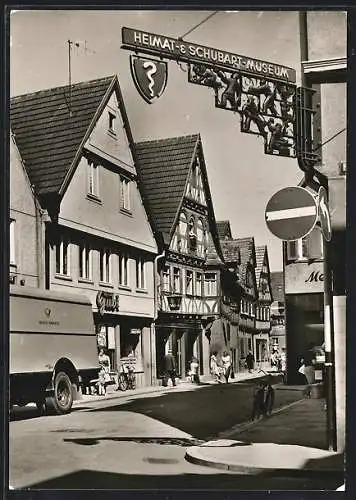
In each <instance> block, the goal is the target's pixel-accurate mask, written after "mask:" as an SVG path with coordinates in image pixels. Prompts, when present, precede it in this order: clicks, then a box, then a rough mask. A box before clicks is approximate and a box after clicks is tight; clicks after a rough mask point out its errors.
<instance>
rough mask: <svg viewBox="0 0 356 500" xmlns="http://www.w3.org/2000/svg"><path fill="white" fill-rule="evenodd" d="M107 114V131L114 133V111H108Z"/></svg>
mask: <svg viewBox="0 0 356 500" xmlns="http://www.w3.org/2000/svg"><path fill="white" fill-rule="evenodd" d="M108 116H109V132H111V133H112V134H116V130H115V120H116V116H115V115H114V113H111V112H110V111H109V113H108Z"/></svg>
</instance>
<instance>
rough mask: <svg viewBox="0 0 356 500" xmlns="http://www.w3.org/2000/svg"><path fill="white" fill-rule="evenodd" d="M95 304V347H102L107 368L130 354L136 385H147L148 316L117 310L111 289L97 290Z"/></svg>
mask: <svg viewBox="0 0 356 500" xmlns="http://www.w3.org/2000/svg"><path fill="white" fill-rule="evenodd" d="M95 305H96V308H95V309H96V310H94V321H95V326H96V332H97V343H98V350H99V349H100V348H103V349H105V351H106V353H107V354H108V356H109V357H110V364H111V370H112V371H114V372H117V371H119V370H120V366H121V365H122V363H124V362H125V359H126V358H127V357H128V356H130V358H131V363H132V364H133V366H134V369H135V374H136V384H137V387H144V386H147V385H151V384H152V383H153V381H152V378H153V377H152V373H151V371H152V366H153V365H154V360H153V359H152V356H153V354H152V337H153V328H152V320H151V319H150V318H142V317H139V316H134V315H130V316H127V315H123V314H121V313H120V296H119V294H115V293H113V292H106V291H105V292H104V291H99V292H97V294H96V303H95Z"/></svg>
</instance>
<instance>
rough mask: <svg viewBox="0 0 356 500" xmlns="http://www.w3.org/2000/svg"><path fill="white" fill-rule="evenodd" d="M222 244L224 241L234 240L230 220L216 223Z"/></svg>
mask: <svg viewBox="0 0 356 500" xmlns="http://www.w3.org/2000/svg"><path fill="white" fill-rule="evenodd" d="M216 226H217V229H218V235H219V239H220V242H221V241H223V240H232V233H231V226H230V221H229V220H220V221H217V223H216Z"/></svg>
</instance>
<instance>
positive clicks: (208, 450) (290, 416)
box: [186, 399, 344, 480]
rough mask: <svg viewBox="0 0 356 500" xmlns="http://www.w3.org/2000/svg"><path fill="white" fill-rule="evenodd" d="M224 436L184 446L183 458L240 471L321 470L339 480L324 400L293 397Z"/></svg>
mask: <svg viewBox="0 0 356 500" xmlns="http://www.w3.org/2000/svg"><path fill="white" fill-rule="evenodd" d="M224 438H225V439H216V440H213V441H209V442H207V443H204V444H203V445H200V446H193V447H190V448H188V449H187V451H186V459H187V460H188V461H190V462H192V463H195V464H199V465H205V466H210V467H214V468H218V469H224V470H229V471H234V472H240V473H245V474H262V473H263V474H268V473H273V474H276V473H278V474H285V473H286V472H287V473H288V475H290V474H291V473H292V474H295V473H299V474H305V473H307V474H308V475H310V474H314V473H316V474H319V475H320V474H323V473H325V474H334V475H336V476H337V477H340V479H341V480H342V479H343V470H344V457H343V454H338V453H335V452H330V451H327V442H326V412H325V410H324V400H323V399H303V400H301V401H297V402H295V403H293V404H291V405H289V407H285V408H282V409H280V410H279V411H277V412H275V413H273V414H272V416H271V417H269V418H267V419H261V420H259V421H257V422H250V423H246V424H245V425H241V426H240V427H239V428H235V429H232V430H231V431H230V432H228V433H226V432H225V433H224Z"/></svg>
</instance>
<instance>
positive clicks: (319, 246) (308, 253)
mask: <svg viewBox="0 0 356 500" xmlns="http://www.w3.org/2000/svg"><path fill="white" fill-rule="evenodd" d="M322 238H323V237H322V234H321V231H320V229H319V228H314V229H313V231H312V232H311V233H310V234H308V235H307V236H306V237H305V238H303V239H300V240H294V241H288V242H287V259H288V260H307V259H322V258H323V240H322Z"/></svg>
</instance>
